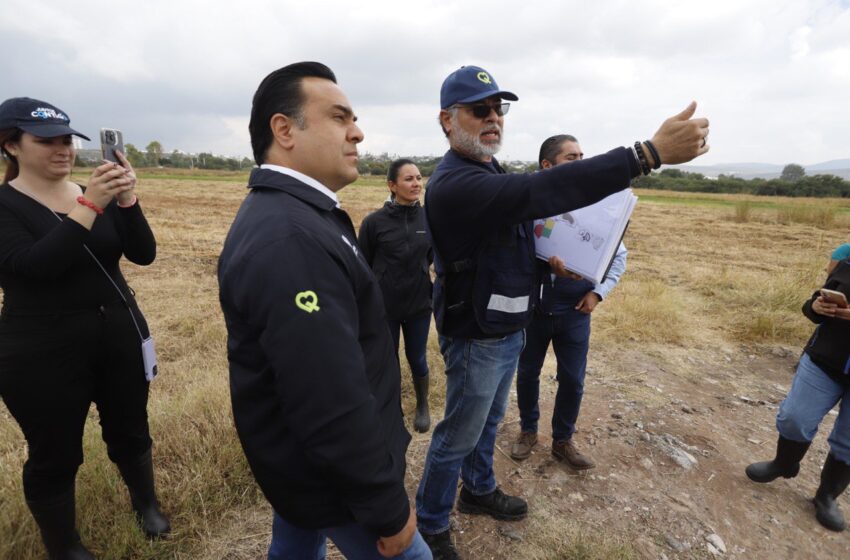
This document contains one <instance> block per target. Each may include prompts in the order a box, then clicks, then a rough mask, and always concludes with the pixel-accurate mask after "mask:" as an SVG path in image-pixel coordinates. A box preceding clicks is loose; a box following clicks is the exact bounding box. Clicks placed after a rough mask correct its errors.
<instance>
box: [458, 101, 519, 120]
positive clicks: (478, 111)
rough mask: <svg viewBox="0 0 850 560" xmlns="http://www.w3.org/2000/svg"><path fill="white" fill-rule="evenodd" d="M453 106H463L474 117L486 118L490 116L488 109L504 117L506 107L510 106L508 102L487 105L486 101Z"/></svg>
mask: <svg viewBox="0 0 850 560" xmlns="http://www.w3.org/2000/svg"><path fill="white" fill-rule="evenodd" d="M455 107H463V108H464V109H469V110H470V111H472V115H473V116H474V117H475V118H476V119H486V118H487V117H489V116H490V111H496V115H498V116H500V117H504V116H505V115H506V114H508V109H510V108H511V104H510V103H497V104H495V105H487V104H486V103H477V104H475V105H455Z"/></svg>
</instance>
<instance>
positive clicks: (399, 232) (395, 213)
mask: <svg viewBox="0 0 850 560" xmlns="http://www.w3.org/2000/svg"><path fill="white" fill-rule="evenodd" d="M426 233H427V232H426V231H425V211H424V210H423V209H422V206H420V205H419V203H418V202H416V203H414V204H411V205H409V206H408V205H404V204H397V203H395V202H393V201H387V202H385V203H384V206H383V208H381V209H380V210H376V211H374V212H372V213H371V214H369V215H368V216H366V218H365V219H364V220H363V223H362V224H360V235H359V237H358V241H359V242H360V249H361V250H362V251H363V256H364V257H366V262H368V263H369V266H371V267H372V270H373V271H375V276H376V277H377V278H378V283H379V284H380V285H381V291H382V293H383V294H384V305H385V306H386V308H387V316H388V317H389V318H390V319H392V320H394V321H401V320H404V319H409V318H411V317H417V316H419V315H421V314H423V313H426V312H427V313H430V311H431V272H430V266H431V261H433V256H432V252H431V242H430V241H429V240H428V236H427V235H426Z"/></svg>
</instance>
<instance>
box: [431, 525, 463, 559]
mask: <svg viewBox="0 0 850 560" xmlns="http://www.w3.org/2000/svg"><path fill="white" fill-rule="evenodd" d="M422 539H423V540H424V541H425V544H427V545H428V548H430V549H431V554H432V555H433V556H434V560H460V555H459V554H458V553H457V549H456V548H455V545H454V544H452V535H451V533H449V530H448V529H446V530H445V531H443V532H442V533H437V534H434V535H429V534H427V533H422Z"/></svg>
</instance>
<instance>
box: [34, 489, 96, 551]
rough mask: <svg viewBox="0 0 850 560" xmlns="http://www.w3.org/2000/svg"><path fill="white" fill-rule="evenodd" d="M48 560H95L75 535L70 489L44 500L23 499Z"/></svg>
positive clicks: (73, 508)
mask: <svg viewBox="0 0 850 560" xmlns="http://www.w3.org/2000/svg"><path fill="white" fill-rule="evenodd" d="M27 506H29V508H30V511H31V512H32V516H33V517H34V518H35V522H36V524H37V525H38V528H39V529H40V530H41V539H42V540H43V541H44V546H45V548H47V556H48V558H50V560H95V558H94V556H93V555H92V553H91V552H89V551H88V550H87V549H86V547H84V546H83V543H81V542H80V534H79V533H77V527H76V511H75V507H74V488H73V487H71V489H70V490H69V491H67V492H65V493H64V494H62V495H61V496H58V497H57V498H54V499H51V500H45V501H41V500H39V501H30V500H27Z"/></svg>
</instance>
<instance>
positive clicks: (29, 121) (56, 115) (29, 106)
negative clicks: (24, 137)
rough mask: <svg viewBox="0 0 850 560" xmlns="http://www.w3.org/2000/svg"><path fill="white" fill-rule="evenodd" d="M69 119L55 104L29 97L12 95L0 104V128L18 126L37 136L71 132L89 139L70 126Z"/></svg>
mask: <svg viewBox="0 0 850 560" xmlns="http://www.w3.org/2000/svg"><path fill="white" fill-rule="evenodd" d="M70 124H71V119H69V118H68V115H66V114H65V113H64V112H63V111H62V110H60V109H59V108H58V107H56V106H55V105H51V104H50V103H47V102H45V101H39V100H38V99H31V98H29V97H13V98H11V99H7V100H6V101H4V102H3V103H2V104H0V129H5V128H20V129H21V130H23V131H24V132H29V133H30V134H32V135H33V136H38V137H39V138H55V137H57V136H65V135H66V134H73V135H74V136H79V137H80V138H85V139H86V140H91V138H89V137H88V136H86V135H85V134H80V133H79V132H77V131H76V130H74V129H73V128H71V127H70V126H68V125H70Z"/></svg>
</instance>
